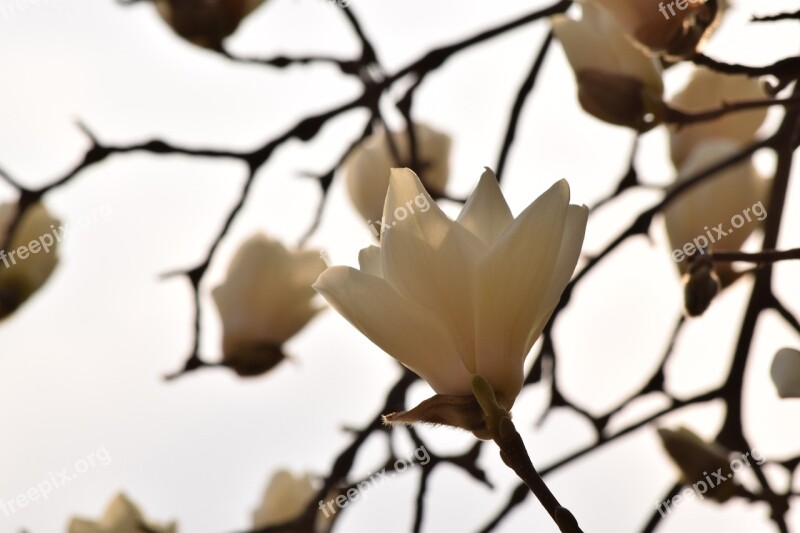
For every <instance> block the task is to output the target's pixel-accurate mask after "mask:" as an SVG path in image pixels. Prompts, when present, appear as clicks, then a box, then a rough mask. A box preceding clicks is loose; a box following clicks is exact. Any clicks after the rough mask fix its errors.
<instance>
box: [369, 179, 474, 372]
mask: <svg viewBox="0 0 800 533" xmlns="http://www.w3.org/2000/svg"><path fill="white" fill-rule="evenodd" d="M420 195H421V196H420ZM419 197H422V198H427V199H428V200H429V201H430V203H431V205H430V208H429V209H428V210H427V211H425V212H422V211H417V212H415V213H413V214H412V213H408V216H402V215H403V210H406V209H408V208H410V206H411V205H415V204H414V199H415V198H419ZM398 215H401V216H398ZM383 218H384V224H388V225H389V229H387V230H386V232H385V233H384V235H383V241H382V244H381V248H382V251H381V258H382V264H383V275H384V279H386V281H388V282H389V283H391V284H392V286H394V287H395V289H397V291H398V292H399V293H400V294H402V295H403V296H404V297H405V298H406V299H408V300H409V301H412V302H414V303H416V304H418V305H420V306H421V307H424V308H425V309H427V310H428V311H430V312H431V313H432V314H433V315H435V316H436V317H438V318H439V321H440V323H442V324H443V325H444V326H445V328H446V329H447V331H448V332H449V334H450V338H451V339H453V340H454V342H456V343H457V349H458V354H459V356H460V357H461V359H462V360H463V361H464V365H465V366H466V368H467V369H468V370H469V371H470V372H474V371H475V346H474V344H473V338H474V337H473V331H474V318H473V317H474V313H473V299H472V293H473V286H474V285H473V284H474V282H473V280H474V276H475V268H476V265H477V260H478V257H479V256H480V254H481V253H482V252H483V250H484V249H485V245H483V244H482V243H481V242H480V240H478V239H477V238H476V237H475V236H474V235H472V234H471V233H470V232H469V231H467V230H466V229H464V228H463V227H461V225H460V224H458V223H456V222H453V221H452V220H450V219H449V218H448V217H447V215H445V214H444V213H443V212H442V210H441V209H440V208H439V206H438V205H436V203H435V202H433V200H431V199H430V197H429V196H428V193H427V192H425V189H424V188H423V187H422V184H421V183H420V181H419V179H418V178H417V177H416V175H415V174H414V173H413V172H411V171H409V170H408V169H394V170H393V171H392V177H391V179H390V182H389V193H388V194H387V196H386V205H385V208H384V216H383Z"/></svg>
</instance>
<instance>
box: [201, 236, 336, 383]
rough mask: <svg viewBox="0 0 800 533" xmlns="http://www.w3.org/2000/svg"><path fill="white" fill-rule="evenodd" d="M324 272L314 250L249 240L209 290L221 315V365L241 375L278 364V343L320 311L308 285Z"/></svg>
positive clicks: (265, 239)
mask: <svg viewBox="0 0 800 533" xmlns="http://www.w3.org/2000/svg"><path fill="white" fill-rule="evenodd" d="M324 269H325V263H324V262H323V261H322V259H321V258H320V253H319V252H318V251H312V250H305V251H290V250H287V249H286V248H285V247H284V246H283V244H281V243H280V242H278V241H275V240H272V239H270V238H268V237H267V236H265V235H263V234H259V235H255V236H253V237H251V238H250V239H248V240H247V241H246V242H245V243H244V244H243V245H242V247H241V248H240V249H239V250H238V251H237V252H236V255H235V256H234V258H233V261H232V262H231V265H230V267H229V269H228V275H227V278H226V279H225V282H224V283H223V284H222V285H220V286H218V287H216V288H215V289H214V291H213V297H214V302H215V303H216V304H217V308H218V309H219V313H220V316H221V317H222V328H223V338H222V352H223V364H225V365H226V366H229V367H231V368H232V369H234V370H235V371H236V372H237V373H238V374H239V375H241V376H255V375H259V374H262V373H264V372H266V371H267V370H269V369H271V368H272V367H273V366H275V365H276V364H278V363H279V362H280V361H281V360H282V359H283V352H282V351H281V345H282V344H283V343H284V342H286V341H287V340H288V339H289V338H290V337H292V336H293V335H294V334H296V333H297V332H298V331H300V330H301V329H302V328H303V326H305V325H306V324H307V323H308V322H309V321H310V320H311V319H312V318H313V317H314V316H315V315H316V314H317V313H318V312H319V310H320V307H318V306H315V305H314V303H313V301H312V299H313V298H314V296H315V292H314V289H313V288H312V287H311V284H312V283H313V282H314V280H316V279H317V277H318V276H319V274H320V273H321V272H322V271H323V270H324Z"/></svg>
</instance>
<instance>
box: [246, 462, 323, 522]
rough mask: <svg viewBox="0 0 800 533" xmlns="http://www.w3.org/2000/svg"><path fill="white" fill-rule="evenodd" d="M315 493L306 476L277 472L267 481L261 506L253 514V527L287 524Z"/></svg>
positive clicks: (301, 510) (300, 511)
mask: <svg viewBox="0 0 800 533" xmlns="http://www.w3.org/2000/svg"><path fill="white" fill-rule="evenodd" d="M316 493H317V491H316V490H315V489H314V485H313V484H312V479H311V476H309V475H308V474H306V475H300V476H295V475H294V474H292V473H291V472H289V471H288V470H278V471H277V472H276V473H275V475H273V476H272V479H270V481H269V485H267V488H266V490H265V491H264V498H263V501H262V503H261V506H260V507H259V508H258V509H256V510H255V511H254V512H253V527H254V528H263V527H267V526H270V525H274V524H280V523H283V522H288V521H289V520H291V519H293V518H296V517H297V516H298V515H299V514H300V513H302V512H303V511H304V510H305V508H306V505H308V502H310V501H311V499H312V498H313V497H314V496H315V495H316Z"/></svg>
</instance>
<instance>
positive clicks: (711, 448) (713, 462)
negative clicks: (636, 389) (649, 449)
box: [658, 427, 738, 503]
mask: <svg viewBox="0 0 800 533" xmlns="http://www.w3.org/2000/svg"><path fill="white" fill-rule="evenodd" d="M658 436H659V437H660V438H661V444H662V445H663V446H664V449H665V450H666V451H667V453H668V454H669V456H670V458H672V461H673V462H674V463H675V465H676V466H677V467H678V469H679V470H680V472H681V477H682V481H683V483H685V484H686V485H691V486H694V485H699V484H700V483H703V485H704V486H705V490H704V491H703V494H704V496H705V497H708V498H711V499H712V500H715V501H717V502H719V503H723V502H725V501H727V500H728V499H729V498H730V497H731V496H733V495H734V494H736V492H737V491H738V485H737V484H736V482H735V481H733V480H732V479H731V478H732V477H733V471H732V470H731V463H730V461H729V459H728V455H729V452H728V450H726V449H725V448H723V447H722V446H720V445H719V444H717V443H714V442H712V443H708V442H705V441H704V440H703V439H701V438H700V437H698V436H697V435H696V434H695V433H694V432H692V431H690V430H688V429H686V428H683V427H682V428H678V430H677V431H673V430H671V429H666V428H660V429H659V430H658ZM714 473H716V474H717V475H714ZM720 476H721V479H720ZM709 485H710V486H709Z"/></svg>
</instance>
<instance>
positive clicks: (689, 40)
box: [589, 0, 723, 57]
mask: <svg viewBox="0 0 800 533" xmlns="http://www.w3.org/2000/svg"><path fill="white" fill-rule="evenodd" d="M589 1H590V2H592V1H593V2H596V3H597V4H598V5H600V6H602V7H603V8H605V9H607V10H608V11H609V12H610V13H611V14H612V15H613V16H614V18H615V19H616V20H617V22H618V23H619V24H620V26H622V28H623V29H624V31H625V32H627V33H628V35H630V36H631V37H632V38H634V39H635V40H636V41H638V42H639V43H641V44H642V45H644V46H645V47H646V48H647V49H648V50H650V51H651V52H652V53H654V54H665V55H668V56H677V57H688V56H690V55H692V54H694V53H695V52H696V51H697V50H698V49H699V48H700V47H701V46H702V44H703V42H704V41H705V39H706V38H707V36H708V35H709V34H710V33H711V30H713V28H714V27H715V25H716V24H717V21H718V19H719V16H720V15H721V12H722V8H721V7H720V6H722V3H723V2H722V0H719V1H714V2H706V1H699V0H678V1H677V2H671V1H664V0H589ZM681 7H682V8H683V9H681Z"/></svg>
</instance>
